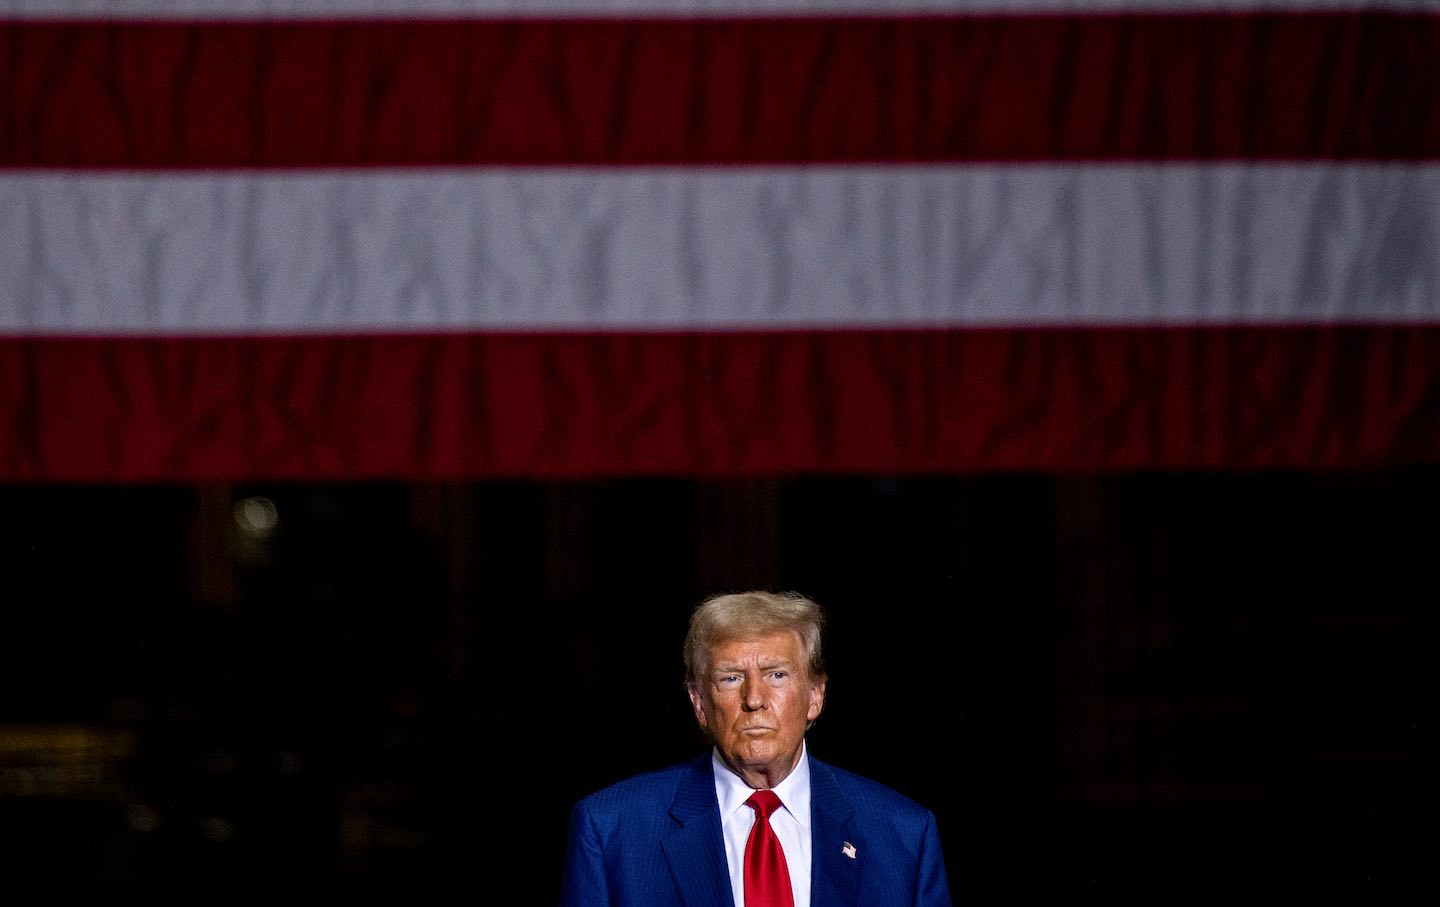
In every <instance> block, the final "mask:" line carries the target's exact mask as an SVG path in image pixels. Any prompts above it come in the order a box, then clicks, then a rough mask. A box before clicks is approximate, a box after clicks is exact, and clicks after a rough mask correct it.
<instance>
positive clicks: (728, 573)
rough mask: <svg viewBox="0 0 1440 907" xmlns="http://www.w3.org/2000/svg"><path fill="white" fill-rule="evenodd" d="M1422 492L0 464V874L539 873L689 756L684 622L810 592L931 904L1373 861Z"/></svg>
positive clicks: (1289, 873) (1423, 737) (845, 763)
mask: <svg viewBox="0 0 1440 907" xmlns="http://www.w3.org/2000/svg"><path fill="white" fill-rule="evenodd" d="M256 497H263V498H265V499H267V500H269V501H271V502H273V504H274V507H275V513H276V515H277V516H278V520H277V522H276V523H275V525H274V527H273V528H272V529H270V530H269V531H265V530H264V527H263V526H261V527H260V528H259V529H257V528H256V527H255V526H254V525H251V524H249V523H247V522H246V520H245V518H244V502H245V501H247V500H250V499H252V498H256ZM253 503H254V502H253V501H252V504H253ZM237 507H238V508H240V509H239V510H238V511H237ZM237 513H238V514H239V517H238V518H237ZM1437 513H1440V473H1437V472H1436V471H1433V470H1427V471H1413V472H1395V473H1363V474H1351V475H1333V474H1329V475H1311V474H1299V473H1284V474H1281V473H1275V474H1249V475H1247V474H1209V475H1207V474H1173V475H1172V474H1155V475H1143V474H1142V475H1116V476H1051V475H991V476H978V477H924V476H904V477H879V476H852V477H823V478H822V477H805V478H788V479H787V478H764V479H745V480H740V479H736V480H716V481H695V480H692V479H684V480H681V479H675V480H667V479H643V480H638V479H637V480H623V481H621V480H617V481H598V480H597V481H574V482H478V483H471V484H390V485H387V484H336V485H295V484H256V485H217V486H205V487H193V486H165V487H125V486H103V487H84V486H43V487H36V486H8V487H0V515H3V521H0V526H3V528H0V551H3V558H0V563H3V568H4V569H3V586H0V597H3V601H4V607H3V610H0V689H3V691H4V693H3V698H0V866H3V869H4V871H5V872H6V874H7V876H8V877H11V878H14V877H16V876H23V875H27V874H34V875H41V876H54V875H56V874H63V875H65V876H68V877H75V876H86V877H110V878H154V879H158V878H167V879H173V878H177V877H179V878H184V877H195V878H201V877H203V878H205V879H209V880H222V881H223V880H237V881H238V880H243V879H250V880H253V879H265V878H271V877H278V876H281V875H282V874H283V875H284V876H286V877H291V878H295V877H299V878H309V879H314V880H336V879H343V880H367V879H381V878H383V879H414V880H421V879H424V880H435V879H441V880H444V879H452V880H456V881H467V882H473V881H475V880H476V879H477V878H483V877H484V876H483V873H485V872H487V871H490V870H493V869H494V868H496V867H503V868H505V869H507V870H508V869H514V868H516V867H521V868H524V869H525V870H527V871H530V872H533V873H534V874H535V875H534V877H535V878H537V879H539V880H541V882H542V885H545V886H549V889H547V890H548V891H553V892H554V893H558V885H559V872H560V866H561V860H562V857H563V851H564V845H565V822H566V816H567V812H568V809H569V806H570V804H571V803H572V802H573V801H574V800H575V799H577V798H578V797H580V796H582V795H584V794H585V793H588V792H590V791H592V790H595V789H597V788H599V787H601V786H604V785H605V784H608V783H610V782H612V781H615V780H618V779H620V778H622V777H625V776H626V775H629V774H631V773H634V772H638V771H642V770H646V769H650V768H658V767H661V766H664V765H667V764H670V763H673V762H676V761H679V760H682V759H685V758H688V757H690V756H692V755H694V754H697V753H699V752H700V751H701V750H702V748H703V746H704V744H703V741H702V740H701V739H700V738H699V737H698V735H697V732H696V730H695V728H694V723H693V719H692V718H691V716H690V713H689V708H688V705H687V703H686V701H685V697H684V695H683V692H682V686H681V681H682V667H681V659H680V642H681V639H682V637H683V635H684V631H685V625H686V620H687V617H688V614H689V611H690V609H691V608H692V607H693V606H694V604H695V603H697V602H698V601H699V600H700V599H701V598H702V597H704V596H705V595H708V594H711V593H714V592H720V591H730V590H739V589H745V588H752V587H760V588H771V589H793V590H798V591H801V592H804V593H806V594H808V595H810V596H811V597H813V598H815V599H816V600H818V601H819V602H820V603H821V604H822V605H824V606H826V608H827V609H828V610H829V612H830V615H831V632H830V634H829V636H828V646H829V650H828V655H829V662H830V672H831V683H830V687H829V697H828V704H827V708H826V712H825V714H824V716H823V717H822V718H821V719H820V721H819V722H818V724H817V725H816V727H815V728H814V730H813V731H812V732H811V734H810V738H809V739H810V746H811V748H812V751H813V752H814V753H815V754H816V755H817V756H820V757H822V758H825V759H827V760H829V761H831V762H833V763H835V764H838V765H840V766H842V767H845V768H849V769H851V770H853V771H857V772H860V773H862V774H865V775H869V776H871V777H873V778H875V779H877V780H880V781H882V782H884V783H887V784H889V785H891V786H893V787H895V788H898V789H899V790H901V791H903V792H905V793H907V794H909V795H910V796H912V797H914V798H915V799H917V800H919V801H921V802H922V803H924V804H926V805H927V806H929V807H931V808H932V809H933V810H934V811H935V813H936V815H937V817H938V821H939V825H940V831H941V837H942V840H943V843H944V846H945V849H946V859H947V863H948V867H949V873H950V881H951V886H952V889H953V890H954V891H955V892H956V894H957V900H965V899H966V898H967V896H969V895H972V894H975V893H980V892H990V891H1001V892H1005V893H1007V894H1010V895H1015V894H1023V893H1036V894H1061V893H1067V892H1077V891H1079V892H1084V891H1089V892H1096V893H1108V894H1112V895H1126V894H1133V895H1136V896H1145V895H1146V894H1147V893H1149V892H1153V891H1156V890H1158V889H1157V887H1156V886H1165V890H1167V891H1171V892H1175V891H1185V890H1188V889H1190V888H1192V887H1194V886H1199V885H1210V884H1217V883H1218V884H1222V885H1226V886H1237V887H1236V888H1235V891H1236V892H1237V893H1238V892H1242V891H1248V890H1251V889H1250V888H1245V887H1239V886H1253V885H1256V884H1263V885H1267V886H1268V885H1273V886H1279V887H1283V888H1284V889H1285V890H1288V891H1291V892H1309V893H1325V892H1328V891H1331V890H1333V888H1334V886H1336V885H1340V884H1346V885H1349V884H1356V885H1364V886H1370V887H1379V886H1387V885H1390V884H1392V883H1400V882H1406V881H1409V880H1411V879H1414V878H1416V877H1418V870H1419V868H1420V866H1421V864H1422V862H1423V861H1422V860H1421V855H1422V853H1425V854H1426V855H1427V856H1428V855H1429V847H1428V845H1427V844H1425V843H1424V841H1423V838H1422V837H1421V836H1420V835H1417V834H1415V833H1413V832H1411V831H1410V830H1409V829H1410V828H1411V827H1412V826H1413V825H1414V824H1415V823H1417V822H1418V823H1422V824H1423V823H1426V822H1429V818H1428V816H1429V813H1428V806H1429V803H1430V800H1431V797H1430V791H1431V790H1432V787H1433V785H1432V783H1431V781H1430V777H1429V775H1430V772H1428V771H1427V772H1423V773H1422V771H1421V768H1422V766H1431V765H1433V761H1432V760H1433V756H1434V751H1433V748H1431V747H1430V745H1429V744H1428V743H1426V742H1424V741H1427V740H1428V738H1429V737H1430V735H1431V734H1432V733H1433V730H1434V727H1433V725H1434V721H1433V716H1434V712H1435V709H1434V705H1433V702H1432V699H1431V696H1429V695H1425V696H1422V694H1421V692H1420V690H1421V688H1422V687H1423V686H1429V680H1430V678H1429V675H1430V674H1431V673H1432V672H1431V671H1430V670H1429V669H1428V664H1431V663H1433V660H1432V659H1431V658H1430V657H1429V653H1428V652H1427V651H1423V650H1424V649H1426V648H1428V645H1429V641H1430V640H1432V639H1433V636H1432V630H1433V619H1432V617H1431V615H1432V614H1433V612H1434V609H1435V606H1436V604H1437V595H1436V583H1435V564H1436V552H1437V550H1440V531H1437V529H1436V519H1437V517H1436V515H1437ZM252 522H253V521H252ZM1422 665H1427V667H1426V669H1424V670H1422ZM551 901H553V896H547V897H544V898H541V899H539V901H538V902H551Z"/></svg>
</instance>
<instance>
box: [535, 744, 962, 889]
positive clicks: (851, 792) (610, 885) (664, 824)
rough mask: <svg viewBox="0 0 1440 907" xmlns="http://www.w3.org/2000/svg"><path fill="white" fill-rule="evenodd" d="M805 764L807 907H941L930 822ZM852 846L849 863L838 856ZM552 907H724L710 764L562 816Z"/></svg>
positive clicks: (882, 792)
mask: <svg viewBox="0 0 1440 907" xmlns="http://www.w3.org/2000/svg"><path fill="white" fill-rule="evenodd" d="M807 758H810V829H811V835H812V836H813V837H812V844H813V850H812V853H813V860H812V866H811V880H810V903H811V907H851V905H856V907H906V905H917V907H918V905H924V907H941V905H949V904H950V890H949V887H948V885H947V883H946V879H945V863H944V860H943V859H942V857H941V853H940V836H939V834H938V833H937V832H936V829H935V817H934V815H932V814H931V813H930V811H929V810H927V809H925V808H924V807H923V806H921V805H919V804H918V803H916V802H914V801H913V800H910V799H908V798H907V797H905V796H903V795H901V794H899V793H897V792H896V791H893V790H891V789H890V788H888V787H885V786H884V785H882V784H878V783H876V782H874V781H870V780H867V779H865V778H861V777H859V776H858V775H852V774H851V773H849V772H846V771H841V770H840V769H837V768H832V767H831V766H829V765H826V764H825V763H823V762H821V761H819V760H818V759H815V758H812V757H807ZM847 843H849V844H851V845H853V846H854V853H855V856H854V858H853V859H852V858H851V857H849V856H847V855H846V854H845V853H844V852H843V849H844V847H845V845H846V844H847ZM560 903H561V905H562V907H582V905H583V907H590V905H606V907H621V905H634V907H669V905H675V907H681V905H683V907H735V901H734V899H733V897H732V896H731V894H730V873H729V870H728V869H727V867H726V865H725V843H724V840H723V839H722V837H721V832H720V805H719V803H718V802H717V801H716V799H715V778H714V775H713V774H712V770H711V763H710V754H709V753H708V752H707V753H706V754H705V755H704V756H702V757H700V758H698V759H696V760H694V761H693V762H687V763H685V764H683V765H677V766H674V767H672V768H667V769H662V770H661V771H658V772H651V773H649V774H644V775H638V776H636V777H634V778H630V779H627V780H625V781H621V782H619V783H618V784H613V785H611V786H610V787H607V788H605V789H604V790H602V791H599V792H598V793H595V794H591V795H590V796H589V797H586V798H585V799H584V800H581V801H580V802H579V803H577V804H576V805H575V808H574V810H572V812H571V815H570V846H569V852H568V854H567V855H566V858H565V877H564V882H563V884H562V891H561V895H560Z"/></svg>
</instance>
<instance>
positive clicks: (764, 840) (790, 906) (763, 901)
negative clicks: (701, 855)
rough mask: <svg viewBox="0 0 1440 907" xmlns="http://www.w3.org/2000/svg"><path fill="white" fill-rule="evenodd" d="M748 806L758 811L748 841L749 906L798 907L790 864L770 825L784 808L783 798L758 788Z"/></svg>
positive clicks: (746, 845)
mask: <svg viewBox="0 0 1440 907" xmlns="http://www.w3.org/2000/svg"><path fill="white" fill-rule="evenodd" d="M745 805H746V806H749V807H751V808H752V809H754V810H755V824H754V825H752V826H750V837H749V838H748V839H746V841H745V907H795V896H794V895H793V894H792V893H791V892H790V867H789V866H786V865H785V851H783V850H781V849H780V839H779V838H777V837H775V829H773V828H771V827H770V814H771V813H773V812H774V811H775V810H777V809H779V808H780V798H779V797H777V796H775V792H774V791H773V790H757V791H756V792H755V793H753V794H751V795H750V799H749V800H746V801H745Z"/></svg>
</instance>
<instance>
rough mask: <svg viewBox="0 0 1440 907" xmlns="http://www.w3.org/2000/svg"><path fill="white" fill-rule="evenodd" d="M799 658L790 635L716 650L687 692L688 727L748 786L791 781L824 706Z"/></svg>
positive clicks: (821, 688) (796, 640)
mask: <svg viewBox="0 0 1440 907" xmlns="http://www.w3.org/2000/svg"><path fill="white" fill-rule="evenodd" d="M800 652H801V648H800V636H799V634H797V633H795V632H794V631H791V630H782V631H780V632H777V633H770V634H766V635H762V636H752V637H749V638H745V639H738V640H734V641H731V642H725V643H721V644H720V645H718V646H716V647H715V648H714V649H712V650H711V651H710V670H709V673H708V674H706V675H702V676H701V677H700V679H699V686H698V688H695V687H692V688H691V689H690V705H691V706H692V707H693V708H694V709H695V720H696V721H698V722H700V726H701V727H702V728H705V729H706V730H707V731H709V732H710V736H711V737H713V738H714V740H715V745H716V746H717V747H718V748H719V750H720V755H721V757H722V758H723V759H724V760H725V762H726V763H727V764H728V765H729V766H730V768H732V769H733V770H735V772H736V773H738V774H739V775H740V776H741V777H742V778H744V779H745V781H746V782H747V783H749V784H750V786H751V787H766V788H769V787H774V786H775V785H776V784H779V783H780V781H782V780H783V779H784V778H785V776H786V775H788V774H790V770H791V769H792V768H794V767H795V763H796V762H797V761H799V757H800V746H801V743H802V742H803V741H804V739H805V728H806V726H807V725H808V723H809V722H811V721H814V720H815V719H816V718H817V717H818V716H819V715H820V709H821V708H822V707H824V705H825V684H824V682H820V683H813V682H811V681H810V680H809V679H808V677H807V675H806V666H805V664H804V663H803V662H802V661H801V655H800ZM756 782H760V783H756Z"/></svg>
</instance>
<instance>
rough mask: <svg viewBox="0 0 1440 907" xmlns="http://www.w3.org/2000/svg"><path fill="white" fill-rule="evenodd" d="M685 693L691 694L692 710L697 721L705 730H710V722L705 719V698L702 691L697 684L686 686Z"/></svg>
mask: <svg viewBox="0 0 1440 907" xmlns="http://www.w3.org/2000/svg"><path fill="white" fill-rule="evenodd" d="M685 692H686V693H688V694H690V708H691V709H692V710H694V712H695V720H696V721H698V722H699V723H700V726H701V727H702V728H704V729H705V730H707V731H708V730H710V721H709V719H708V718H706V717H705V697H703V696H701V695H700V690H699V689H698V688H696V686H695V684H693V683H687V684H685Z"/></svg>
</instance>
